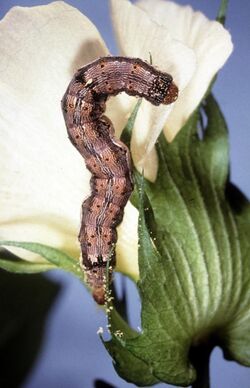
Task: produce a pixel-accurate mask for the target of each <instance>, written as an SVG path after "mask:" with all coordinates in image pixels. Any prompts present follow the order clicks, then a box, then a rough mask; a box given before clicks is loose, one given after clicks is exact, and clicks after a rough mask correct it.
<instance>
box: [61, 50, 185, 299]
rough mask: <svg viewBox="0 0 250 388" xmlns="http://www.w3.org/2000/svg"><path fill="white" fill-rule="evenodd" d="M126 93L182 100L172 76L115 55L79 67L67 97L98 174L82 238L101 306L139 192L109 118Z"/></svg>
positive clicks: (71, 131)
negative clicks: (127, 210) (112, 99)
mask: <svg viewBox="0 0 250 388" xmlns="http://www.w3.org/2000/svg"><path fill="white" fill-rule="evenodd" d="M120 92H125V93H127V94H129V95H131V96H139V97H143V98H145V99H146V100H148V101H150V102H151V103H152V104H153V105H159V104H171V103H172V102H174V101H175V100H176V99H177V96H178V88H177V86H176V85H175V84H174V83H173V79H172V77H171V76H170V75H169V74H167V73H163V72H161V71H158V70H156V69H155V68H154V67H153V66H151V65H149V64H148V63H147V62H144V61H142V60H141V59H139V58H126V57H111V56H109V57H104V58H99V59H97V60H95V61H94V62H92V63H90V64H88V65H86V66H84V67H82V68H81V69H79V70H78V71H77V72H76V74H75V75H74V77H73V79H72V81H71V82H70V84H69V86H68V88H67V91H66V93H65V95H64V97H63V99H62V110H63V114H64V119H65V123H66V127H67V131H68V135H69V139H70V140H71V142H72V144H73V145H74V146H75V147H76V148H77V150H78V151H79V152H80V154H81V155H82V156H83V158H84V159H85V163H86V167H87V168H88V169H89V170H90V172H91V174H92V178H91V181H90V185H91V195H90V197H88V198H87V199H86V200H85V201H84V202H83V205H82V219H81V229H80V233H79V236H78V238H79V242H80V245H81V259H80V260H81V263H80V264H81V266H82V268H83V270H84V271H85V273H86V280H87V282H88V284H89V286H90V287H91V288H92V291H93V297H94V299H95V300H96V302H97V303H99V304H104V303H105V273H106V266H107V262H109V263H110V265H111V266H114V265H115V250H114V245H115V243H116V241H117V232H116V227H117V225H119V224H120V222H121V221H122V218H123V212H124V207H125V205H126V203H127V201H128V199H129V197H130V195H131V192H132V190H133V180H132V171H131V160H130V152H129V150H128V148H127V147H126V145H125V144H123V143H122V142H121V141H119V140H118V139H117V138H116V137H115V135H114V128H113V125H112V123H111V121H110V120H109V119H108V118H107V117H106V116H104V114H103V113H104V112H105V104H106V101H107V99H108V97H109V96H111V95H112V96H115V95H117V94H118V93H120ZM142 130H143V128H142Z"/></svg>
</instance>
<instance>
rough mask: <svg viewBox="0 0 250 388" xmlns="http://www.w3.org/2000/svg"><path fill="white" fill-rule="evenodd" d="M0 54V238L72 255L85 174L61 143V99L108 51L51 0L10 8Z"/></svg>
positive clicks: (69, 10)
mask: <svg viewBox="0 0 250 388" xmlns="http://www.w3.org/2000/svg"><path fill="white" fill-rule="evenodd" d="M0 51H1V57H0V98H1V106H0V132H1V139H0V163H1V172H0V178H1V187H0V201H1V219H0V238H1V239H11V240H22V241H34V242H41V243H46V244H48V245H51V246H54V247H57V248H59V249H62V250H64V251H66V252H68V253H69V254H71V255H74V256H75V257H78V256H79V246H78V242H77V234H78V230H79V225H80V209H81V203H82V200H83V199H84V197H86V196H87V195H88V193H89V172H88V171H87V170H86V168H85V166H84V161H83V159H82V158H81V156H80V155H79V154H78V152H77V151H76V150H75V149H74V147H73V146H72V145H71V144H70V142H69V140H68V138H67V133H66V128H65V124H64V121H63V117H62V114H61V109H60V100H61V98H62V95H63V94H64V92H65V90H66V87H67V85H68V83H69V81H70V79H71V78H72V76H73V74H74V72H75V71H76V69H77V68H79V67H80V66H83V65H84V64H85V63H87V62H89V61H91V60H93V59H95V58H96V57H98V56H103V55H106V54H107V53H108V51H107V48H106V46H105V44H104V42H103V40H102V38H101V36H100V34H99V33H98V31H97V29H96V28H95V26H94V25H93V24H92V23H91V22H90V21H89V20H88V19H87V18H86V17H85V16H84V15H82V14H81V13H80V12H79V11H78V10H76V9H75V8H73V7H71V6H69V5H67V4H66V3H64V2H55V3H51V4H49V5H47V6H38V7H32V8H21V7H14V8H12V9H11V10H10V12H9V13H8V14H7V15H6V16H5V18H4V19H3V20H2V21H1V23H0ZM35 257H36V256H35V255H33V254H32V255H28V254H27V255H25V258H27V259H35Z"/></svg>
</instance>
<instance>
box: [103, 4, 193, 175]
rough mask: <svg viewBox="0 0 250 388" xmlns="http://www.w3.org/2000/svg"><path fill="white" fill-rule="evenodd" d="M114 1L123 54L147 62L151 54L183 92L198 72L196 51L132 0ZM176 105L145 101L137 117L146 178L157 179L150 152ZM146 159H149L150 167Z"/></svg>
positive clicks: (136, 155)
mask: <svg viewBox="0 0 250 388" xmlns="http://www.w3.org/2000/svg"><path fill="white" fill-rule="evenodd" d="M110 4H111V14H112V20H113V26H114V30H115V34H116V37H117V40H118V44H119V47H120V51H121V54H122V55H125V56H128V57H139V58H141V59H144V60H147V61H149V59H150V54H151V56H152V60H153V65H154V66H156V67H158V68H159V69H160V70H162V71H166V72H168V73H170V74H171V75H172V76H173V78H174V81H175V82H176V84H177V86H178V88H179V89H180V91H181V90H183V88H185V86H186V85H187V83H188V82H189V80H190V79H191V77H192V75H193V73H194V71H195V66H196V60H195V55H194V53H193V51H192V50H191V49H190V48H188V47H187V46H185V45H184V44H182V43H180V42H179V41H178V40H176V39H173V38H172V36H171V34H170V33H169V31H168V29H167V28H165V27H163V26H160V25H159V24H157V23H155V22H154V21H153V20H152V19H151V18H150V16H148V15H147V14H146V12H144V11H143V10H141V9H139V8H138V7H137V6H135V5H133V4H131V3H130V2H129V1H128V0H110ZM173 105H174V104H172V105H171V106H160V107H154V106H152V104H150V103H148V102H147V101H143V103H142V107H141V109H140V111H139V113H138V116H137V119H136V123H135V130H134V132H133V137H132V145H131V147H132V155H133V160H134V162H135V165H136V166H137V167H138V166H141V165H144V174H145V177H147V178H148V179H150V180H154V179H155V178H156V173H157V165H156V164H155V163H153V162H152V160H151V157H150V155H153V151H152V149H153V146H154V144H155V141H156V139H157V137H158V135H159V133H160V131H161V130H162V128H163V124H164V123H165V121H166V119H167V117H168V115H169V113H170V111H171V110H172V108H173ZM150 152H151V154H150ZM142 160H144V161H145V160H147V168H146V166H145V164H144V163H142ZM154 160H155V157H154Z"/></svg>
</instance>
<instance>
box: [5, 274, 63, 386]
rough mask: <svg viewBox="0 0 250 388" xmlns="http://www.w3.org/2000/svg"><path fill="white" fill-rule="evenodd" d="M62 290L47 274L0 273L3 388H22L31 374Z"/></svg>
mask: <svg viewBox="0 0 250 388" xmlns="http://www.w3.org/2000/svg"><path fill="white" fill-rule="evenodd" d="M58 291H59V285H58V284H57V283H55V282H53V281H51V280H49V279H46V278H45V277H44V276H43V275H33V276H29V275H20V274H18V275H17V274H11V273H8V272H6V271H1V270H0V295H1V298H0V311H1V314H0V365H1V374H0V386H1V387H20V386H21V385H22V383H23V382H24V380H25V379H26V378H27V375H28V374H29V373H30V372H31V369H32V367H33V365H34V362H35V361H36V357H37V356H38V354H39V351H40V347H41V345H42V340H43V335H44V326H45V322H46V318H47V314H48V312H49V310H50V308H51V307H52V305H53V303H54V301H55V299H56V297H57V295H58Z"/></svg>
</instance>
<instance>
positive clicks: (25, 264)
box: [0, 248, 56, 274]
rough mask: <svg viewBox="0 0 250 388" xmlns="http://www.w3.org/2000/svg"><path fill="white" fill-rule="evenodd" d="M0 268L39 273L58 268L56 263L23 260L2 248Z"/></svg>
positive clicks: (0, 251) (10, 270) (0, 250)
mask: <svg viewBox="0 0 250 388" xmlns="http://www.w3.org/2000/svg"><path fill="white" fill-rule="evenodd" d="M0 268H2V269H4V270H5V271H8V272H14V273H27V274H28V273H30V274H31V273H38V272H44V271H49V270H50V269H53V268H56V266H55V265H53V264H50V263H48V262H37V261H36V262H31V261H26V260H22V259H20V258H19V257H17V256H16V255H13V254H12V253H11V252H9V251H8V250H7V249H3V248H1V249H0Z"/></svg>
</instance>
